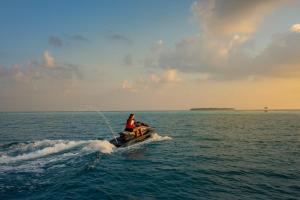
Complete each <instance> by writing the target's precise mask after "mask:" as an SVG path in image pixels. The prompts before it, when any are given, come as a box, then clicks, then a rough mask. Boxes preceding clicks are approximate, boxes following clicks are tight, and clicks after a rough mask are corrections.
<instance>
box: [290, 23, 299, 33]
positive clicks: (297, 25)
mask: <svg viewBox="0 0 300 200" xmlns="http://www.w3.org/2000/svg"><path fill="white" fill-rule="evenodd" d="M290 31H291V32H298V33H300V24H294V25H292V26H291V28H290Z"/></svg>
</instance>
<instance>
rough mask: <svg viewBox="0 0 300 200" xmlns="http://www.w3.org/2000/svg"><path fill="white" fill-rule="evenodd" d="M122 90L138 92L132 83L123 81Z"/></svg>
mask: <svg viewBox="0 0 300 200" xmlns="http://www.w3.org/2000/svg"><path fill="white" fill-rule="evenodd" d="M122 89H123V90H126V91H130V92H137V89H136V88H135V87H134V86H133V85H132V84H131V83H129V81H128V80H124V81H123V83H122Z"/></svg>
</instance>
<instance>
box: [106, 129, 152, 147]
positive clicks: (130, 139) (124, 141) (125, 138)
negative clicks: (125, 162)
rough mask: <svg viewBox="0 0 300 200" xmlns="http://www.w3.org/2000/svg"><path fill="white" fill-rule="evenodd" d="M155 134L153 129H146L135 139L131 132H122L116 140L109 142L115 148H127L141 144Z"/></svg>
mask: <svg viewBox="0 0 300 200" xmlns="http://www.w3.org/2000/svg"><path fill="white" fill-rule="evenodd" d="M154 133H155V130H154V129H153V128H150V127H147V128H146V129H145V130H144V131H143V135H141V136H138V137H135V136H134V134H133V132H128V131H123V132H121V133H119V134H120V136H119V137H117V138H116V139H115V138H113V139H111V140H110V141H109V142H110V143H112V144H113V145H115V146H116V147H127V146H131V145H133V144H136V143H139V142H143V141H145V140H147V139H148V138H150V137H151V136H152V135H153V134H154Z"/></svg>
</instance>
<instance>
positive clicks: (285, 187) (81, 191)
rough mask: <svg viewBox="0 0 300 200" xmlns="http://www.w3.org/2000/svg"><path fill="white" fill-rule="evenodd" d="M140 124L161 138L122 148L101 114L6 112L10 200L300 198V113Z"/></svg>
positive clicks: (1, 170)
mask: <svg viewBox="0 0 300 200" xmlns="http://www.w3.org/2000/svg"><path fill="white" fill-rule="evenodd" d="M128 114H129V113H126V112H106V113H105V116H106V117H107V120H108V121H109V122H110V123H111V126H112V129H113V130H114V131H115V132H118V131H119V130H122V129H123V126H124V122H125V120H126V118H127V116H128ZM136 118H137V119H138V120H141V121H145V122H147V123H149V124H150V125H152V126H153V127H155V128H156V132H157V134H156V135H155V137H153V138H151V139H150V140H149V141H146V142H144V143H142V144H139V145H135V146H132V147H129V148H123V149H115V148H113V146H111V145H110V144H109V143H108V142H107V140H108V139H110V138H112V137H113V136H112V134H111V133H110V130H109V128H108V126H107V124H106V123H105V121H104V120H103V118H102V116H101V115H100V114H99V113H98V112H49V113H0V143H1V144H0V199H299V198H300V112H269V113H262V112H197V111H195V112H189V111H181V112H137V113H136ZM97 138H102V140H96V139H97Z"/></svg>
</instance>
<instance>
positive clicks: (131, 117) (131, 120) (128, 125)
mask: <svg viewBox="0 0 300 200" xmlns="http://www.w3.org/2000/svg"><path fill="white" fill-rule="evenodd" d="M125 131H129V132H134V134H135V137H138V136H140V135H142V130H141V128H140V127H136V124H135V121H134V114H130V115H129V117H128V119H127V122H126V127H125Z"/></svg>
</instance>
